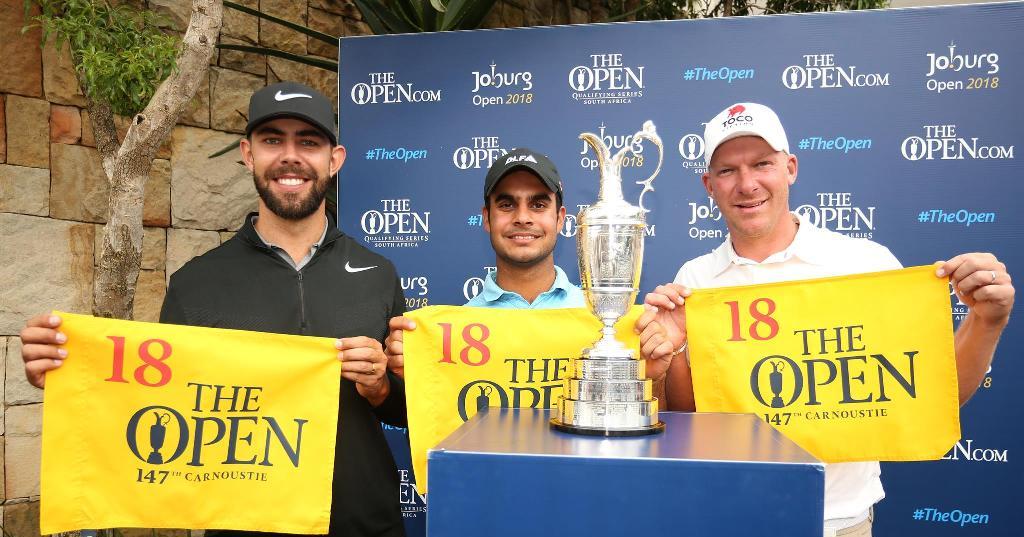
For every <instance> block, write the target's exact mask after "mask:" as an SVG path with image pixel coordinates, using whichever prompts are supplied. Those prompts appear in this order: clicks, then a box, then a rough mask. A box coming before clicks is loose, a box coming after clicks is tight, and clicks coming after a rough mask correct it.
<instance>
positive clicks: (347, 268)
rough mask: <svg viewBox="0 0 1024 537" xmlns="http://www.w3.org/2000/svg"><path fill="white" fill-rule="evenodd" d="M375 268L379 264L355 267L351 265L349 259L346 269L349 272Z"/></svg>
mask: <svg viewBox="0 0 1024 537" xmlns="http://www.w3.org/2000/svg"><path fill="white" fill-rule="evenodd" d="M375 268H377V265H373V266H370V267H353V266H352V265H350V264H349V263H348V261H346V262H345V270H346V271H347V272H362V271H364V270H370V269H375Z"/></svg>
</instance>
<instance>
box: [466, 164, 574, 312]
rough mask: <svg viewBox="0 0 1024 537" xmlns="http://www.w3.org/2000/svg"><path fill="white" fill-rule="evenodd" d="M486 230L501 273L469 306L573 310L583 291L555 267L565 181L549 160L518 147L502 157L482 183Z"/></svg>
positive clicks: (487, 281)
mask: <svg viewBox="0 0 1024 537" xmlns="http://www.w3.org/2000/svg"><path fill="white" fill-rule="evenodd" d="M483 219H484V231H486V232H487V233H488V234H489V235H490V238H491V247H492V248H494V254H495V265H496V266H497V270H495V271H494V272H491V273H488V274H487V278H486V279H485V280H484V287H483V290H482V291H480V293H479V294H478V295H476V296H475V297H473V299H472V300H470V301H469V302H467V303H466V305H467V306H478V307H485V308H531V309H544V308H575V307H582V306H584V305H585V303H586V302H585V300H584V298H583V292H582V291H580V288H579V287H577V286H576V285H574V284H573V283H571V282H570V281H569V279H568V278H567V277H566V276H565V272H564V271H562V269H561V268H560V267H558V266H557V265H555V257H554V253H553V252H554V250H555V240H556V239H557V238H558V230H559V229H561V228H562V224H563V222H564V221H565V206H564V205H563V204H562V181H561V179H560V178H559V176H558V170H557V169H556V168H555V164H554V163H553V162H551V160H550V159H548V158H547V157H546V156H544V155H542V154H540V153H537V152H536V151H531V150H530V149H526V148H520V149H515V150H513V151H511V152H510V153H508V154H506V155H505V156H503V157H501V158H499V159H498V160H496V161H495V162H494V164H493V165H491V168H490V170H488V171H487V177H486V179H484V206H483Z"/></svg>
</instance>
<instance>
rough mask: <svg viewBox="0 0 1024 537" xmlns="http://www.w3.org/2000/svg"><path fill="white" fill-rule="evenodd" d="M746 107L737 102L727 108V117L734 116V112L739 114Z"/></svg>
mask: <svg viewBox="0 0 1024 537" xmlns="http://www.w3.org/2000/svg"><path fill="white" fill-rule="evenodd" d="M746 109H747V107H745V106H743V105H742V104H737V105H736V106H734V107H732V108H730V109H729V117H732V116H735V115H736V114H739V113H740V112H743V111H744V110H746Z"/></svg>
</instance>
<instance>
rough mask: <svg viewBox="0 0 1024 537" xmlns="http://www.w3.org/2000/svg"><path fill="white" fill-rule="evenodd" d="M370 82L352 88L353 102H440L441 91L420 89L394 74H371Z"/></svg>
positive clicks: (360, 103) (368, 76) (361, 103)
mask: <svg viewBox="0 0 1024 537" xmlns="http://www.w3.org/2000/svg"><path fill="white" fill-rule="evenodd" d="M367 78H369V82H360V83H358V84H355V85H354V86H352V91H350V92H349V96H350V97H351V98H352V102H354V103H356V104H358V105H364V104H397V103H424V102H439V101H440V100H441V90H439V89H418V88H417V87H416V86H414V85H413V84H412V83H411V82H401V81H399V80H398V79H397V78H396V77H395V73H393V72H383V73H369V74H368V75H367Z"/></svg>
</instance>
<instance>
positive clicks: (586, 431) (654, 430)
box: [549, 418, 665, 437]
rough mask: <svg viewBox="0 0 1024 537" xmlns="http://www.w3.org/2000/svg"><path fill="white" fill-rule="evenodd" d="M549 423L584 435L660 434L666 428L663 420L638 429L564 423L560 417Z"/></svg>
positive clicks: (569, 431) (557, 428) (565, 431)
mask: <svg viewBox="0 0 1024 537" xmlns="http://www.w3.org/2000/svg"><path fill="white" fill-rule="evenodd" d="M549 423H550V424H551V428H552V429H554V430H556V431H561V432H563V433H570V434H579V435H584V436H606V437H623V436H647V435H649V434H658V433H660V432H662V431H664V430H665V422H663V421H659V422H658V423H655V424H654V425H648V426H646V427H639V428H636V429H605V428H604V427H584V426H582V425H573V424H571V423H562V422H561V421H558V418H551V421H550V422H549Z"/></svg>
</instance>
